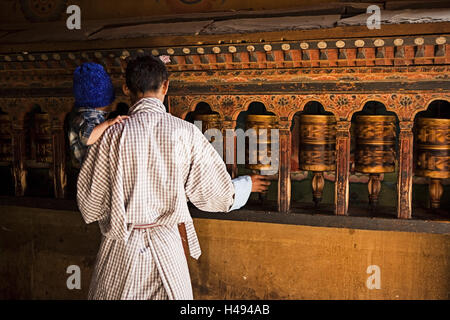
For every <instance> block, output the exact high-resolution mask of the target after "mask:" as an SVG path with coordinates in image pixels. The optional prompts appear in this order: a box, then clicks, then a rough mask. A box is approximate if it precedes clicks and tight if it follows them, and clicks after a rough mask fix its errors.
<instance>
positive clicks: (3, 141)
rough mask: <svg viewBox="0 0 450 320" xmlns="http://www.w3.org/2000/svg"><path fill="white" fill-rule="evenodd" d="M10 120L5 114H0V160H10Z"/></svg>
mask: <svg viewBox="0 0 450 320" xmlns="http://www.w3.org/2000/svg"><path fill="white" fill-rule="evenodd" d="M11 133H12V132H11V122H10V120H9V116H8V115H7V114H0V161H12V134H11Z"/></svg>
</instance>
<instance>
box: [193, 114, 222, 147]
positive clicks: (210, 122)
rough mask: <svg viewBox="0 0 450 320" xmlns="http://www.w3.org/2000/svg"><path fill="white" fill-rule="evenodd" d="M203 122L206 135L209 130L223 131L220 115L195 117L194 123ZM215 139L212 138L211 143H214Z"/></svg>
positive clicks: (198, 115)
mask: <svg viewBox="0 0 450 320" xmlns="http://www.w3.org/2000/svg"><path fill="white" fill-rule="evenodd" d="M197 121H201V125H202V129H201V130H202V132H203V133H205V132H206V131H207V130H209V129H217V130H220V131H221V130H222V122H221V121H220V115H219V114H216V113H214V114H197V115H195V116H194V122H197ZM214 140H215V138H214V137H211V139H210V140H209V142H214Z"/></svg>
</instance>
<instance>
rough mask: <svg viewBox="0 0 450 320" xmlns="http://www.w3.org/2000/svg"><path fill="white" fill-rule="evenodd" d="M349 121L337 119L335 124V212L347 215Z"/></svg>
mask: <svg viewBox="0 0 450 320" xmlns="http://www.w3.org/2000/svg"><path fill="white" fill-rule="evenodd" d="M350 126H351V122H350V121H338V122H337V124H336V129H337V131H336V182H335V193H334V202H335V209H334V210H335V214H336V215H342V216H343V215H347V210H348V200H349V182H348V180H349V175H350Z"/></svg>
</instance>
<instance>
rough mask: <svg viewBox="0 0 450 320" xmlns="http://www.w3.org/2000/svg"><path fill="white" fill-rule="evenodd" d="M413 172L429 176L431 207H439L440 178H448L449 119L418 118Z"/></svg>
mask: <svg viewBox="0 0 450 320" xmlns="http://www.w3.org/2000/svg"><path fill="white" fill-rule="evenodd" d="M416 151H417V161H416V167H415V174H416V175H417V176H422V177H429V178H430V185H429V192H430V199H431V206H432V208H439V205H440V198H441V196H442V193H443V187H442V183H441V179H447V178H450V119H436V118H419V119H418V121H417V135H416Z"/></svg>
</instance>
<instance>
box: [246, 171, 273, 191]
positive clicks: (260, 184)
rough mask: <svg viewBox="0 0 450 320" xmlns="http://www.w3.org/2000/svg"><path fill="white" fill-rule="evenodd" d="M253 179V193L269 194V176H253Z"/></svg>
mask: <svg viewBox="0 0 450 320" xmlns="http://www.w3.org/2000/svg"><path fill="white" fill-rule="evenodd" d="M250 178H251V179H252V192H262V193H265V192H267V189H268V188H269V186H270V180H269V179H268V177H267V176H262V175H259V174H254V175H251V176H250Z"/></svg>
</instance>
